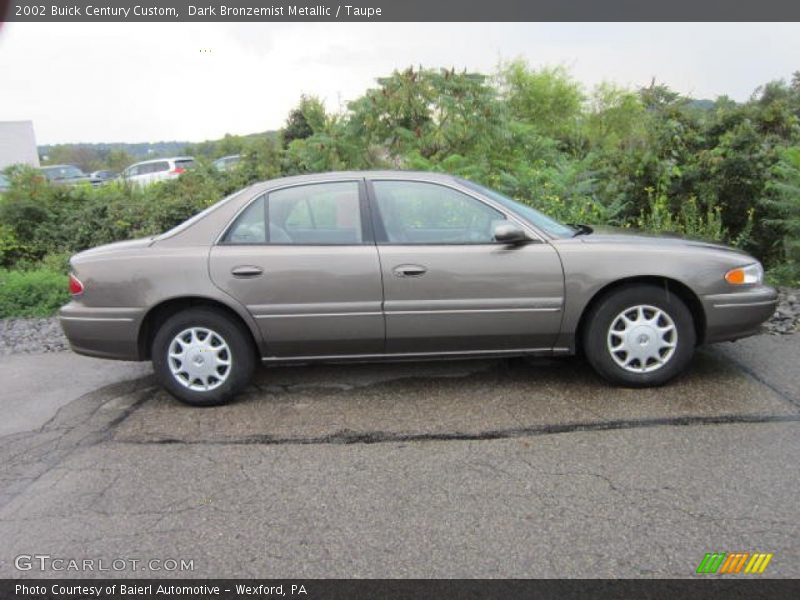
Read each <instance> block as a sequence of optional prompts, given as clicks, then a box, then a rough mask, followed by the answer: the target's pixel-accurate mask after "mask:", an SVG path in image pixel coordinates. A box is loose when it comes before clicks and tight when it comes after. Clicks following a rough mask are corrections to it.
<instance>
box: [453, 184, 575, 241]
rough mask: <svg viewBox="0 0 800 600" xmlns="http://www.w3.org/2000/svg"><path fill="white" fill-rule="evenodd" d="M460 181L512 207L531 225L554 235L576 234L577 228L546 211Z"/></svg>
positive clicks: (560, 236) (559, 236)
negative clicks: (543, 211) (542, 211)
mask: <svg viewBox="0 0 800 600" xmlns="http://www.w3.org/2000/svg"><path fill="white" fill-rule="evenodd" d="M458 181H459V182H460V183H462V184H464V185H465V186H467V187H468V188H471V189H473V190H475V191H476V192H480V193H481V194H483V195H484V196H488V197H489V198H491V199H492V200H494V201H495V202H497V203H498V204H502V205H503V206H505V207H506V208H510V209H511V210H513V211H514V212H515V213H516V214H517V215H519V216H520V217H522V218H523V219H525V220H526V221H528V222H529V223H530V224H531V225H533V226H535V227H538V228H539V229H541V230H542V231H544V232H546V233H549V234H550V235H552V236H554V237H558V238H568V237H572V236H573V235H575V230H574V229H573V228H572V227H569V226H567V225H564V224H563V223H559V222H558V221H556V220H555V219H551V218H550V217H548V216H547V215H545V214H544V213H540V212H539V211H538V210H536V209H535V208H531V207H530V206H528V205H526V204H522V203H521V202H517V201H516V200H512V199H511V198H509V197H508V196H504V195H503V194H501V193H500V192H496V191H494V190H492V189H489V188H487V187H484V186H482V185H478V184H477V183H473V182H472V181H467V180H466V179H459V180H458Z"/></svg>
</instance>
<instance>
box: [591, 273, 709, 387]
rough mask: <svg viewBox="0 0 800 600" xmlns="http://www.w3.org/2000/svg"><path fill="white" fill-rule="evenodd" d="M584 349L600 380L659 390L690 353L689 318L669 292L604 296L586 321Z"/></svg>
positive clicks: (652, 289) (630, 289) (626, 290)
mask: <svg viewBox="0 0 800 600" xmlns="http://www.w3.org/2000/svg"><path fill="white" fill-rule="evenodd" d="M587 319H588V324H587V327H586V328H585V331H584V335H583V348H584V350H585V354H586V358H587V359H588V360H589V363H590V364H591V365H592V367H593V368H594V369H595V371H597V372H598V373H599V374H600V375H601V376H602V377H604V378H605V379H607V380H608V381H611V382H612V383H616V384H620V385H624V386H628V387H648V386H657V385H662V384H664V383H666V382H667V381H669V380H670V379H672V378H673V377H675V376H676V375H678V374H679V373H681V372H682V371H683V370H684V369H685V368H686V367H687V365H688V364H689V362H690V361H691V358H692V355H693V354H694V347H695V342H696V334H695V330H694V321H693V319H692V314H691V312H690V311H689V309H688V308H687V307H686V304H685V303H684V302H683V301H682V300H681V299H680V298H679V297H678V296H676V295H675V294H674V293H672V292H671V291H669V290H667V289H665V288H660V287H656V286H652V285H631V286H626V287H623V288H620V289H618V290H615V291H613V292H611V293H609V294H607V295H606V296H605V297H603V298H602V299H601V300H600V301H599V302H598V303H597V304H596V305H595V306H594V307H593V308H592V310H591V312H590V313H589V315H588V316H587Z"/></svg>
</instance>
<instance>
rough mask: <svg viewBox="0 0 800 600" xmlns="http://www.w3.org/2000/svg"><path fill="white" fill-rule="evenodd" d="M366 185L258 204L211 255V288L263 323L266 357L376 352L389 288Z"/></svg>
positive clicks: (315, 186) (277, 194)
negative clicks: (383, 279)
mask: <svg viewBox="0 0 800 600" xmlns="http://www.w3.org/2000/svg"><path fill="white" fill-rule="evenodd" d="M367 214H368V212H367V207H366V198H365V191H364V182H363V180H351V181H330V182H319V183H308V184H303V185H295V186H291V187H286V188H282V189H277V190H273V191H270V192H268V193H266V194H263V195H261V196H259V197H257V198H255V199H254V200H253V201H252V202H251V203H250V204H249V205H248V207H247V208H246V209H244V210H243V211H242V212H241V213H240V214H239V216H238V217H237V219H236V220H235V221H234V223H233V225H232V226H231V227H230V228H229V229H228V231H227V233H226V234H225V236H224V237H223V239H222V240H221V241H220V243H218V244H217V245H215V246H214V247H213V248H212V250H211V256H210V270H211V277H212V279H213V281H214V283H215V284H216V285H217V286H219V287H220V288H222V289H223V290H225V291H226V292H228V293H229V294H230V295H232V296H233V297H235V298H236V299H237V300H239V301H240V302H241V303H242V304H244V305H245V306H246V307H247V309H248V310H249V311H250V312H251V313H252V314H253V316H254V317H255V319H256V321H257V322H258V324H259V327H260V329H261V333H262V334H263V337H264V339H265V340H266V352H267V356H268V357H273V358H286V357H295V356H296V357H309V356H337V355H343V354H351V355H352V354H379V353H381V352H383V349H384V336H385V330H384V322H383V314H382V312H381V303H382V300H383V290H382V287H381V272H380V264H379V261H378V252H377V249H376V247H375V244H374V241H373V236H372V233H371V226H370V223H369V219H367V218H365V215H367Z"/></svg>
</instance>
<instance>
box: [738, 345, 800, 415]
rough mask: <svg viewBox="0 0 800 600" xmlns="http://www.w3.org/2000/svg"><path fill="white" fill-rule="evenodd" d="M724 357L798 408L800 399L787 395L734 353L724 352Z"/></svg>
mask: <svg viewBox="0 0 800 600" xmlns="http://www.w3.org/2000/svg"><path fill="white" fill-rule="evenodd" d="M725 358H727V359H728V360H730V361H731V362H732V363H734V364H735V365H736V366H737V367H738V368H739V369H740V370H741V371H742V373H744V374H745V375H747V376H748V377H750V378H752V379H754V380H755V381H757V382H758V383H760V384H761V385H763V386H765V387H767V388H769V389H770V390H772V391H773V392H775V394H777V396H778V397H779V398H780V399H781V400H783V401H785V402H788V403H789V404H791V405H792V407H793V408H800V399H798V398H794V397H792V396H790V395H788V394H787V393H786V392H785V391H784V390H782V389H781V388H779V387H777V386H776V385H775V384H774V383H772V382H771V381H769V380H768V379H766V378H765V377H763V376H761V375H760V374H759V373H757V372H756V371H754V370H753V369H752V368H750V367H749V366H748V365H746V364H745V363H743V362H742V361H740V360H739V359H738V358H736V357H735V356H734V355H732V354H728V353H726V354H725Z"/></svg>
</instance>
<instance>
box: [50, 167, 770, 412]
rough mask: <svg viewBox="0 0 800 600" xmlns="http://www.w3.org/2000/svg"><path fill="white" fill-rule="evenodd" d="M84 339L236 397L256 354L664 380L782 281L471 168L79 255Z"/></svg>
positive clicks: (284, 202)
mask: <svg viewBox="0 0 800 600" xmlns="http://www.w3.org/2000/svg"><path fill="white" fill-rule="evenodd" d="M71 266H72V274H71V276H70V290H71V292H72V295H73V299H72V301H71V302H70V303H69V304H67V305H66V306H64V307H63V308H62V309H61V312H60V318H61V324H62V326H63V328H64V331H65V332H66V334H67V337H68V338H69V341H70V344H71V345H72V348H73V349H74V350H75V351H76V352H79V353H81V354H88V355H91V356H99V357H105V358H115V359H122V360H147V359H152V361H153V365H154V368H155V372H156V374H157V376H158V377H159V379H160V381H161V382H162V384H163V385H164V387H165V388H166V389H167V390H169V392H171V393H172V394H173V395H174V396H176V397H177V398H179V399H180V400H183V401H185V402H188V403H190V404H195V405H210V404H218V403H221V402H225V401H227V400H229V399H231V398H232V397H233V396H234V395H235V394H236V393H237V392H238V391H239V390H241V389H242V388H243V387H244V386H245V385H246V384H247V383H248V381H249V379H250V377H251V375H252V373H253V370H254V368H255V366H256V364H257V363H258V361H259V360H260V361H263V362H280V361H301V362H307V361H317V360H333V359H336V360H339V359H356V360H373V359H375V360H378V359H398V358H415V357H418V358H429V357H444V356H452V357H464V356H497V355H562V354H572V353H575V352H576V351H577V350H578V349H582V351H583V352H584V353H585V355H586V357H587V358H588V360H589V362H590V363H591V365H592V366H593V367H594V368H595V369H596V371H597V372H598V373H599V374H600V375H602V376H603V377H605V378H606V379H607V380H609V381H611V382H613V383H616V384H621V385H626V386H651V385H659V384H663V383H665V382H666V381H668V380H670V379H671V378H673V377H674V376H675V375H677V374H678V373H680V372H681V371H682V370H683V369H684V368H685V367H686V366H687V364H688V363H689V361H690V360H691V357H692V354H693V352H694V349H695V346H697V345H698V344H701V343H710V342H719V341H722V340H732V339H736V338H740V337H744V336H747V335H751V334H753V333H755V332H756V331H757V329H758V327H759V325H760V324H761V323H762V322H763V321H764V320H766V319H767V318H768V317H769V316H770V315H771V314H772V313H773V311H774V309H775V304H776V293H775V290H773V289H772V288H770V287H767V286H765V285H763V283H762V276H763V271H762V268H761V265H760V264H759V263H758V261H756V260H755V259H753V258H752V257H750V256H748V255H747V254H745V253H743V252H741V251H738V250H734V249H731V248H727V247H725V246H720V245H715V244H707V243H702V242H695V241H688V240H682V239H677V238H664V237H645V236H638V235H623V234H620V233H613V232H594V231H592V229H591V228H589V227H586V226H575V227H572V226H567V225H563V224H561V223H558V222H556V221H554V220H552V219H550V218H548V217H546V216H545V215H543V214H541V213H539V212H537V211H536V210H533V209H532V208H530V207H528V206H524V205H522V204H519V203H517V202H515V201H513V200H511V199H509V198H507V197H505V196H503V195H501V194H499V193H497V192H495V191H492V190H489V189H486V188H484V187H481V186H479V185H476V184H474V183H471V182H469V181H465V180H463V179H459V178H456V177H452V176H448V175H441V174H430V173H410V172H363V173H361V172H350V173H326V174H319V175H309V176H300V177H292V178H286V179H277V180H273V181H267V182H264V183H259V184H255V185H253V186H250V187H248V188H246V189H244V190H242V191H240V192H237V193H236V194H233V195H232V196H229V197H228V198H225V199H224V200H222V201H220V202H219V203H217V204H215V205H214V206H212V207H210V208H209V209H207V210H205V211H203V212H202V213H200V214H198V215H196V216H195V217H193V218H191V219H189V220H188V221H186V222H185V223H183V224H181V225H179V226H178V227H176V228H175V229H173V230H171V231H168V232H167V233H164V234H163V235H160V236H156V237H151V238H147V239H140V240H134V241H129V242H120V243H116V244H110V245H107V246H101V247H99V248H94V249H92V250H88V251H86V252H81V253H80V254H77V255H76V256H74V257H73V258H72V261H71Z"/></svg>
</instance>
